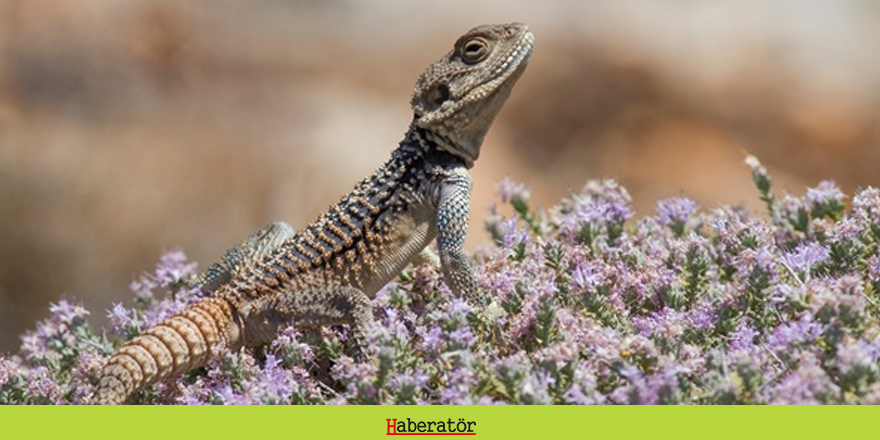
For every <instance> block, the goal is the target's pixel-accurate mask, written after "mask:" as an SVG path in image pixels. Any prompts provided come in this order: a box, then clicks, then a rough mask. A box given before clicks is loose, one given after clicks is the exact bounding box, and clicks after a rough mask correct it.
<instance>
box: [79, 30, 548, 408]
mask: <svg viewBox="0 0 880 440" xmlns="http://www.w3.org/2000/svg"><path fill="white" fill-rule="evenodd" d="M533 42H534V37H533V36H532V34H531V32H529V30H528V28H527V27H526V26H525V25H523V24H519V23H511V24H503V25H484V26H480V27H476V28H474V29H472V30H470V31H469V32H468V33H467V34H465V35H464V36H462V37H461V38H459V39H458V41H457V42H456V44H455V47H454V48H453V50H452V51H451V52H449V53H448V54H447V55H445V56H444V57H443V58H441V59H440V60H438V61H437V62H435V63H433V64H432V65H431V66H429V67H428V68H427V69H426V70H425V72H424V73H423V74H422V75H421V76H420V77H419V80H418V81H417V82H416V87H415V91H414V93H413V98H412V106H413V113H414V117H413V121H412V123H411V124H410V127H409V130H408V131H407V133H406V136H405V137H404V139H403V141H401V143H400V145H399V146H398V148H397V149H395V150H394V152H393V153H392V154H391V159H390V160H388V161H387V162H386V163H385V164H384V165H383V166H382V167H381V168H379V169H378V170H377V171H376V172H375V173H373V175H371V176H369V177H367V178H365V179H364V180H363V181H361V182H360V183H359V184H358V185H357V186H356V187H355V188H354V190H353V191H352V192H351V193H349V194H348V195H347V196H345V197H343V198H342V200H341V201H340V202H339V203H337V204H336V205H335V206H333V207H331V208H330V209H329V210H328V211H327V212H326V213H325V214H324V215H322V216H321V217H320V218H318V219H317V220H316V221H315V222H314V223H312V224H311V225H309V226H308V227H306V228H305V229H303V230H301V231H298V232H294V231H293V228H291V227H290V226H288V225H287V224H285V223H282V222H277V223H273V224H271V225H269V226H268V227H266V228H265V229H263V230H261V231H259V232H257V233H256V234H254V235H253V236H251V237H249V238H248V239H247V240H245V241H244V242H243V243H241V244H240V245H238V246H236V247H234V248H232V249H230V250H229V251H228V252H227V253H226V255H224V257H223V258H222V259H221V260H220V261H219V262H218V263H216V264H214V265H213V266H211V267H210V268H209V269H208V271H207V272H206V273H205V274H204V275H203V276H202V277H200V278H199V279H198V282H199V283H200V284H201V286H202V291H203V292H204V293H206V294H207V295H208V297H207V298H205V299H202V300H201V301H199V302H197V303H195V304H192V305H191V306H189V307H188V308H187V309H185V310H184V311H182V312H180V313H178V314H176V315H174V316H172V317H171V318H168V319H166V320H164V321H162V322H161V323H159V324H157V325H156V326H154V327H153V328H151V329H149V330H147V331H145V332H143V333H141V334H140V335H138V336H137V337H135V338H134V339H132V340H131V341H129V342H128V343H127V344H125V346H123V347H122V348H120V349H119V350H118V351H117V352H115V353H114V354H113V355H112V356H111V357H110V360H109V361H108V362H107V365H106V366H105V367H104V369H103V370H102V372H101V377H100V379H99V382H98V386H97V391H96V394H95V397H94V402H95V403H100V404H118V403H123V402H124V401H125V400H126V399H127V398H128V396H129V395H131V393H133V392H134V391H136V390H138V389H140V388H142V387H144V386H146V385H149V384H152V383H156V382H158V381H161V380H164V379H167V378H169V377H171V376H174V375H176V374H179V373H182V372H185V371H189V370H191V369H194V368H197V367H200V366H203V365H205V364H206V363H207V362H208V361H209V360H210V359H212V358H214V357H216V356H219V355H220V354H221V353H222V352H223V351H225V350H238V349H239V348H241V347H242V346H254V345H260V344H264V343H267V342H269V341H271V340H272V339H273V338H274V337H275V335H276V334H277V330H278V329H279V327H283V326H286V325H290V324H295V325H297V326H304V327H307V326H321V325H332V324H339V323H348V324H350V328H351V335H350V339H351V341H352V347H351V349H352V351H353V352H354V355H355V357H356V358H357V359H359V360H362V359H363V357H364V343H365V340H366V338H365V336H366V333H365V332H366V328H367V326H368V325H369V324H370V322H371V321H372V319H373V316H372V310H371V306H370V299H371V298H373V296H374V295H375V294H376V292H377V291H378V290H379V289H381V288H382V286H384V285H385V284H386V283H388V281H390V280H391V279H392V278H393V277H394V276H395V275H396V274H398V273H399V272H400V270H402V269H403V268H404V267H405V266H406V265H407V264H409V263H410V262H411V261H413V259H414V258H416V257H417V256H418V255H419V254H420V253H421V252H422V251H423V250H424V249H425V247H426V246H427V245H428V244H430V242H431V241H432V240H434V239H435V238H436V239H437V247H438V250H439V254H440V255H439V256H440V264H441V267H442V270H443V274H444V277H445V280H446V283H447V284H448V285H449V287H450V289H451V290H452V291H453V292H454V293H455V294H457V295H462V294H464V295H466V296H469V297H472V296H474V295H475V294H476V291H477V283H476V279H475V278H474V275H473V272H472V270H471V268H470V266H469V263H468V261H467V259H466V258H465V255H464V252H463V251H462V244H463V243H464V238H465V231H466V229H467V224H468V212H469V206H470V191H471V179H470V175H469V173H468V168H470V167H471V166H472V165H473V163H474V161H475V160H476V159H477V156H479V153H480V146H481V145H482V142H483V137H484V136H485V134H486V132H487V130H488V129H489V126H490V125H491V124H492V121H493V120H494V118H495V116H496V115H497V114H498V111H499V110H500V109H501V106H502V105H503V104H504V101H505V100H506V99H507V96H508V95H509V93H510V90H511V89H512V87H513V85H514V84H515V83H516V80H517V79H518V78H519V76H520V75H521V74H522V72H523V70H524V69H525V66H526V64H527V62H528V59H529V56H530V55H531V51H532V44H533ZM465 47H467V48H468V50H464V48H465Z"/></svg>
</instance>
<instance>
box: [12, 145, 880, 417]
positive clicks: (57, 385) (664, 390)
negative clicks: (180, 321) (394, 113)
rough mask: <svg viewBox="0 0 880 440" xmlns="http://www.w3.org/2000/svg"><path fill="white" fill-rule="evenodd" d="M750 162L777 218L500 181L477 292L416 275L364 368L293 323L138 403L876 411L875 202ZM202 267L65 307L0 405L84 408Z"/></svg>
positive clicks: (22, 360) (387, 302)
mask: <svg viewBox="0 0 880 440" xmlns="http://www.w3.org/2000/svg"><path fill="white" fill-rule="evenodd" d="M747 163H748V164H749V165H750V166H751V169H752V178H753V180H754V182H755V184H756V186H757V188H758V192H759V195H760V197H761V199H762V200H763V201H764V202H765V203H766V205H767V209H768V215H766V216H758V215H755V214H752V213H750V212H747V211H745V210H743V209H739V208H733V207H722V208H717V209H714V210H701V209H700V207H699V206H698V205H697V204H696V203H695V202H693V201H691V200H689V199H686V198H683V197H675V198H671V199H667V200H663V201H660V202H658V203H657V205H656V208H655V212H654V214H653V215H647V216H645V217H642V218H640V219H633V206H632V203H631V199H630V197H629V195H628V194H627V192H626V190H625V189H624V188H622V187H620V186H619V185H618V184H617V183H615V182H613V181H594V182H590V183H588V184H587V185H586V186H585V187H584V188H583V190H581V191H580V192H577V193H574V194H571V195H570V196H569V197H567V198H566V199H564V200H562V201H561V202H560V203H559V204H558V205H557V206H556V207H554V208H552V209H550V210H549V211H546V212H539V211H535V210H532V209H531V208H530V207H529V205H528V200H529V194H528V191H527V190H526V188H524V187H523V186H521V185H517V184H515V183H513V182H510V181H505V182H503V183H502V185H501V190H500V193H501V194H500V195H501V199H502V201H503V202H504V203H505V204H509V205H510V206H512V214H511V215H509V216H504V215H501V214H499V212H498V210H497V209H495V208H494V207H493V208H492V214H493V215H492V216H491V217H490V220H489V221H488V223H487V228H488V230H489V232H490V233H491V234H492V236H493V237H494V238H495V240H496V242H497V245H496V246H494V247H489V248H482V249H480V250H478V252H477V253H476V255H475V257H474V260H475V270H476V273H477V277H478V279H479V282H480V286H481V290H482V292H483V295H481V296H480V297H479V298H469V299H462V298H455V297H453V296H452V295H451V294H450V292H449V290H448V288H447V286H446V285H445V284H444V283H443V281H442V276H441V275H440V273H439V272H438V271H437V269H436V268H434V267H431V266H420V267H417V268H414V269H411V270H407V271H405V272H404V273H402V274H401V276H400V279H399V280H398V281H397V282H396V283H392V284H390V285H389V286H387V287H385V288H384V289H383V290H381V291H380V292H379V294H378V295H377V297H376V299H375V300H374V307H375V309H374V310H375V317H376V320H375V323H374V325H373V326H372V327H371V328H370V332H369V338H370V344H369V349H368V353H369V355H370V357H371V361H369V362H365V363H356V362H354V361H353V360H352V359H351V358H349V357H348V356H346V355H345V354H344V349H343V347H344V346H345V340H346V335H347V331H346V328H345V327H344V326H341V327H332V328H324V329H319V330H314V331H298V330H295V329H293V328H289V329H287V330H285V331H283V332H281V334H279V336H278V337H277V339H275V341H274V342H272V343H271V344H268V345H266V346H265V347H260V348H257V349H255V350H243V351H241V352H238V353H228V354H226V355H225V356H223V357H222V358H221V359H218V360H216V361H215V362H213V363H211V364H210V365H208V366H207V367H205V368H200V369H197V370H195V371H192V372H189V373H186V374H184V375H183V376H181V377H178V378H176V379H173V380H171V381H167V382H165V383H161V384H158V385H155V386H152V387H148V388H147V389H146V390H143V391H140V392H137V393H136V394H135V395H134V396H133V397H132V399H131V402H136V403H190V404H200V403H206V404H219V403H225V404H246V403H366V404H391V403H401V404H415V403H445V404H471V403H479V404H484V403H486V404H488V403H524V404H552V403H575V404H611V403H618V404H676V403H697V404H700V403H703V404H710V403H715V404H718V403H721V404H734V403H757V404H763V403H797V404H801V403H874V404H877V403H880V369H878V357H880V322H878V300H880V298H878V290H880V258H878V239H880V191H878V190H877V189H874V188H868V189H864V190H861V191H860V192H858V193H857V194H856V195H855V197H853V199H852V202H851V209H850V211H849V212H846V208H845V203H844V202H845V196H844V194H843V193H842V192H841V191H840V190H839V189H838V188H837V187H836V186H835V185H834V184H833V183H832V182H822V183H820V184H819V186H818V187H816V188H813V189H809V190H807V191H806V194H805V195H804V196H803V197H794V196H791V195H786V196H783V197H782V198H781V199H777V198H776V196H775V195H774V194H773V192H772V182H771V179H770V176H769V175H768V174H767V172H766V170H765V169H764V168H763V167H762V166H761V165H760V163H758V162H757V160H755V159H754V158H749V159H748V160H747ZM193 270H194V264H192V263H187V262H186V259H185V257H184V256H183V254H182V253H181V252H170V253H167V254H166V255H165V256H163V257H162V260H161V261H160V263H159V265H158V267H157V269H156V271H155V272H154V273H152V274H146V275H143V276H142V277H141V278H140V279H139V280H137V281H135V282H134V283H132V291H133V292H134V293H135V296H134V301H133V303H131V305H127V306H126V305H122V304H116V305H114V306H113V308H112V309H111V310H110V311H109V312H108V316H109V319H110V329H109V330H107V331H100V330H99V331H96V330H94V329H93V328H92V327H91V326H89V324H88V322H87V321H86V316H87V315H88V314H89V312H88V311H86V310H84V309H83V308H82V307H79V306H77V305H75V304H73V303H71V302H69V301H67V300H61V301H59V302H58V303H56V304H54V305H52V306H51V307H50V312H51V315H50V317H49V318H47V319H46V320H44V321H42V322H40V323H38V324H37V327H36V329H35V330H33V331H30V332H28V333H26V334H25V335H24V336H23V337H22V346H21V350H20V352H19V353H18V354H17V355H13V356H4V357H2V358H0V403H4V404H9V403H88V402H89V400H90V396H91V393H92V390H93V386H94V384H95V382H96V379H97V376H98V373H99V371H100V368H101V366H102V365H103V362H105V361H106V359H107V357H108V356H109V354H110V353H111V352H112V351H113V349H114V348H116V347H118V346H119V345H120V344H121V343H122V341H123V340H125V339H129V338H131V337H132V336H133V335H135V334H137V333H138V332H140V331H141V330H142V329H144V328H147V327H149V326H151V325H152V324H154V323H155V322H157V321H158V320H160V319H163V318H165V317H167V316H169V315H170V314H172V313H174V312H175V311H178V310H180V309H181V308H182V307H185V305H186V304H187V303H189V302H192V301H193V300H194V299H195V298H197V297H198V295H199V293H198V292H191V291H181V289H175V286H177V285H178V284H179V280H180V279H181V278H184V277H186V276H189V275H191V274H192V272H193ZM170 292H174V293H173V294H172V293H170ZM159 293H161V294H159Z"/></svg>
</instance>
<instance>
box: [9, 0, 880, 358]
mask: <svg viewBox="0 0 880 440" xmlns="http://www.w3.org/2000/svg"><path fill="white" fill-rule="evenodd" d="M506 21H523V22H526V23H528V24H529V25H530V27H531V28H532V30H533V31H534V33H535V34H536V36H537V43H536V48H535V53H534V55H533V57H532V60H531V63H530V66H529V69H528V71H527V72H526V74H525V75H524V76H523V78H522V79H521V80H520V82H519V84H518V85H517V87H516V88H515V90H514V93H513V95H512V97H511V99H510V101H509V102H508V105H507V106H506V108H505V109H504V110H503V111H502V113H501V115H500V116H499V119H498V120H497V122H496V124H495V126H494V127H493V129H492V130H491V131H490V133H489V136H488V138H487V139H486V143H485V145H484V147H483V154H482V156H481V158H480V161H479V162H477V165H476V167H475V168H474V170H473V175H474V179H475V190H474V204H473V207H472V212H473V217H474V219H473V221H472V227H471V231H470V235H469V241H468V247H469V248H470V249H473V247H474V246H476V245H478V244H480V243H485V242H487V241H488V238H487V234H486V233H485V232H484V231H483V226H482V218H483V217H484V216H485V215H486V212H487V207H488V205H489V204H490V203H491V202H492V201H493V200H494V192H495V189H496V185H497V182H498V181H499V180H500V179H501V178H503V177H504V176H510V177H512V178H514V179H515V180H517V181H520V182H524V183H526V184H528V185H529V186H530V187H531V189H532V192H533V198H534V201H535V204H537V205H540V206H543V207H549V206H552V205H553V204H554V203H555V202H556V201H557V200H558V199H559V197H560V196H563V195H565V194H566V193H567V191H568V190H569V189H579V188H580V187H581V186H583V185H584V183H585V182H586V181H587V180H588V179H593V178H616V179H618V180H619V181H621V182H622V183H623V184H624V185H625V186H626V187H627V188H628V189H629V191H630V192H631V194H632V195H633V197H634V199H635V203H636V208H637V210H638V211H639V212H640V213H646V212H651V211H652V210H653V207H654V203H655V201H656V200H657V199H658V198H662V197H668V196H674V195H686V196H689V197H692V198H694V199H695V200H697V201H699V202H700V203H701V204H703V206H704V207H706V208H713V207H716V206H719V205H722V204H729V205H744V206H747V207H750V208H753V209H761V206H760V202H759V201H758V199H757V192H756V190H755V189H754V188H753V186H752V184H751V182H750V178H749V172H748V168H747V167H745V165H743V158H744V157H745V155H746V154H747V152H748V153H752V154H755V155H757V156H758V157H759V158H760V159H761V160H762V161H763V163H764V164H765V165H766V166H767V167H768V168H769V170H770V172H771V173H772V174H773V176H774V178H775V182H776V188H777V190H787V191H790V192H792V193H798V194H799V193H801V192H802V191H803V190H804V188H805V186H811V185H815V184H816V183H817V182H818V181H819V180H821V179H826V178H831V179H834V180H836V181H837V182H838V183H839V184H840V185H841V186H842V187H843V189H844V190H845V191H847V192H848V193H850V194H851V192H852V190H853V189H854V188H858V187H864V186H868V185H873V186H880V170H878V164H880V107H878V102H880V101H878V98H880V49H878V48H880V3H878V2H876V1H873V0H838V1H833V2H832V1H825V2H820V1H803V0H719V1H713V2H703V1H695V0H644V1H635V0H622V1H621V0H617V1H590V0H557V1H550V0H543V1H541V2H536V1H526V0H516V1H514V0H503V1H502V0H495V1H476V0H466V1H459V0H455V1H442V2H439V1H438V2H412V1H404V0H397V1H394V0H374V1H355V0H348V1H346V0H321V1H318V0H303V1H281V0H248V1H245V0H212V1H188V2H180V1H176V0H126V1H119V0H116V1H114V0H93V1H74V0H0V351H4V352H5V351H14V350H16V349H17V347H18V343H19V342H18V335H19V334H20V333H21V332H22V331H24V330H25V329H27V328H31V327H33V325H34V321H35V320H36V319H40V318H41V317H43V316H45V315H46V314H47V309H46V306H47V305H48V303H49V302H50V301H56V300H57V299H58V298H59V297H61V295H64V296H66V297H67V298H69V299H74V300H78V301H82V302H83V303H84V304H85V306H86V307H87V308H88V309H90V310H92V312H93V316H92V318H93V320H94V322H95V323H96V324H99V325H100V324H103V323H104V321H105V317H104V314H105V310H106V309H107V308H109V307H110V306H111V304H112V302H113V301H129V300H130V298H131V295H130V293H129V291H128V287H127V286H128V284H129V283H130V282H131V280H132V279H133V278H134V277H135V276H137V274H138V273H140V272H141V271H144V270H150V269H152V267H153V266H154V265H155V262H156V261H157V259H158V257H159V255H160V254H161V253H162V251H163V250H167V249H171V248H175V247H180V248H182V249H184V250H185V252H186V253H187V254H188V255H189V256H190V257H191V258H194V259H196V260H198V261H199V262H200V263H201V267H202V268H204V267H205V266H206V265H208V264H210V263H211V262H212V261H214V260H215V259H217V258H218V257H219V256H220V254H221V253H222V252H223V250H224V249H226V248H227V247H229V246H231V245H233V244H234V243H237V242H238V241H239V240H241V239H242V238H243V237H245V236H246V235H248V234H250V233H251V232H253V231H255V230H256V229H258V228H259V227H261V226H262V225H264V224H265V223H267V222H269V221H271V220H276V219H283V220H286V221H289V222H291V223H293V224H294V226H297V227H298V226H301V225H303V224H305V223H307V222H308V221H310V220H311V219H312V218H314V217H315V216H316V215H318V214H319V213H320V212H321V211H322V210H323V209H325V208H326V207H327V206H328V205H330V204H331V203H334V202H336V201H337V200H338V198H339V197H340V196H341V195H342V194H343V193H345V192H346V191H348V190H349V189H350V188H351V187H352V185H353V184H354V182H356V181H357V180H359V179H360V178H361V177H363V176H364V175H365V174H367V173H369V172H371V171H372V170H373V169H375V167H377V166H378V165H380V164H381V163H382V162H383V161H384V160H385V159H386V158H387V157H388V153H389V152H390V151H391V149H393V148H394V147H395V146H396V145H397V142H398V141H399V140H400V139H401V137H402V135H403V132H404V130H405V129H406V127H407V124H408V123H409V121H410V117H411V113H410V109H409V105H408V102H409V97H410V94H411V92H412V86H413V83H414V81H415V79H416V77H417V76H418V75H419V73H420V72H421V70H422V69H423V68H424V67H425V66H427V64H428V63H430V62H432V61H434V60H435V59H437V58H439V57H440V56H441V55H443V54H444V53H446V52H447V51H448V50H449V49H450V48H451V46H452V43H453V42H454V41H455V39H456V38H457V37H458V36H459V35H460V34H462V33H463V32H465V31H467V30H468V29H469V28H471V27H473V26H475V25H477V24H481V23H492V22H506Z"/></svg>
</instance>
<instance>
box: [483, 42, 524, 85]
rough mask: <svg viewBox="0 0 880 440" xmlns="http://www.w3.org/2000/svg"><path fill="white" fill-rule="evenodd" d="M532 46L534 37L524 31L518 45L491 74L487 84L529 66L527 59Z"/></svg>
mask: <svg viewBox="0 0 880 440" xmlns="http://www.w3.org/2000/svg"><path fill="white" fill-rule="evenodd" d="M534 45H535V36H534V35H532V33H531V32H529V31H525V33H524V34H523V36H522V37H521V38H520V41H519V44H517V45H516V47H515V48H514V49H513V51H511V53H510V54H508V55H507V58H505V59H504V62H503V63H501V65H499V66H498V67H497V68H496V69H495V71H494V72H492V75H491V76H490V79H489V82H491V81H493V80H495V79H497V78H499V77H502V76H504V75H505V74H506V73H512V72H513V71H515V70H521V69H523V68H525V66H526V65H528V64H529V58H531V56H532V47H533V46H534ZM511 66H515V68H513V69H511Z"/></svg>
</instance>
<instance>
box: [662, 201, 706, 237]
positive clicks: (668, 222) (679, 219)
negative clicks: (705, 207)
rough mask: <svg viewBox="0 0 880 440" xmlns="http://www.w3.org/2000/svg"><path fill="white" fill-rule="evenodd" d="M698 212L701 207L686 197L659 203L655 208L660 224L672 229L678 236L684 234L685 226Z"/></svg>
mask: <svg viewBox="0 0 880 440" xmlns="http://www.w3.org/2000/svg"><path fill="white" fill-rule="evenodd" d="M698 210H699V206H698V205H697V204H696V203H695V202H694V201H693V200H691V199H688V198H685V197H673V198H670V199H664V200H661V201H659V202H657V206H656V208H655V211H656V212H657V219H658V221H659V222H660V224H661V225H663V226H665V227H668V228H672V230H673V231H675V232H676V233H677V234H678V235H681V234H682V232H683V231H684V226H685V225H686V224H687V222H688V220H690V218H691V216H693V215H694V214H696V212H697V211H698Z"/></svg>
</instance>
